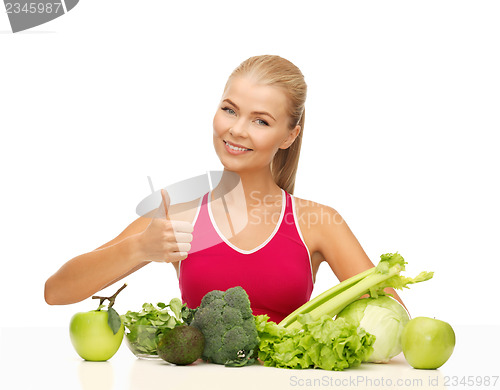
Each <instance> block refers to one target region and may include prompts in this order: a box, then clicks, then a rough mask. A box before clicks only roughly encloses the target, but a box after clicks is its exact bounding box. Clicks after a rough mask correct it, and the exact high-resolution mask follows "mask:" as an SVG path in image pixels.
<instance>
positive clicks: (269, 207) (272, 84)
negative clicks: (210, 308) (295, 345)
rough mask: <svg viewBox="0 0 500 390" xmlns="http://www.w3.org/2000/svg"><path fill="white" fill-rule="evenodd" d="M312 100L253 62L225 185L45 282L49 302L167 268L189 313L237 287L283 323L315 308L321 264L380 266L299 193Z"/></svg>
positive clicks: (236, 76) (287, 68)
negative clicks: (308, 305) (212, 294)
mask: <svg viewBox="0 0 500 390" xmlns="http://www.w3.org/2000/svg"><path fill="white" fill-rule="evenodd" d="M306 91H307V86H306V83H305V81H304V77H303V75H302V73H301V72H300V70H299V69H298V68H297V67H296V66H295V65H293V64H292V63H291V62H289V61H287V60H285V59H283V58H281V57H279V56H270V55H265V56H257V57H252V58H249V59H248V60H246V61H244V62H243V63H242V64H241V65H240V66H239V67H237V68H236V69H235V70H234V71H233V73H232V74H231V76H230V77H229V79H228V81H227V83H226V86H225V88H224V93H223V96H222V98H221V102H220V104H219V107H218V109H217V112H216V114H215V117H214V120H213V128H214V132H213V142H214V148H215V151H216V153H217V155H218V157H219V159H220V161H221V163H222V165H223V166H224V173H223V175H222V178H221V180H220V182H219V184H218V185H217V187H216V188H214V190H213V191H212V192H210V193H208V194H206V195H205V196H203V197H202V198H201V199H197V200H195V201H193V202H191V203H188V204H180V205H179V204H178V205H174V206H172V207H170V208H168V207H167V205H166V204H165V206H164V207H163V206H160V207H159V208H158V209H157V210H154V211H153V212H151V213H150V214H148V215H146V216H143V217H139V218H138V219H136V220H135V221H134V222H132V223H131V224H130V225H129V226H128V227H127V228H126V229H125V230H124V231H123V232H122V233H121V234H120V235H118V236H117V237H116V238H114V239H113V240H111V241H110V242H108V243H106V244H104V245H103V246H101V247H99V248H97V249H96V250H94V251H92V252H89V253H85V254H83V255H80V256H77V257H75V258H74V259H71V260H70V261H68V262H67V263H66V264H64V265H63V266H62V267H61V268H60V269H59V270H58V271H57V272H56V273H55V274H54V275H53V276H51V277H50V278H49V279H48V280H47V282H46V285H45V299H46V301H47V302H48V303H49V304H69V303H74V302H78V301H81V300H83V299H85V298H87V297H89V296H91V295H92V294H94V293H95V292H97V291H99V290H101V289H103V288H104V287H107V286H109V285H111V284H113V283H115V282H116V281H118V280H120V279H122V278H124V277H125V276H127V275H129V274H130V273H132V272H135V271H137V270H138V269H139V268H142V267H143V266H145V265H146V264H148V263H149V262H151V261H157V262H169V263H172V265H173V266H174V268H175V269H176V272H177V275H178V277H179V286H180V289H181V293H182V298H183V301H184V302H186V303H187V305H188V306H190V307H196V306H197V305H199V302H200V300H201V298H202V297H203V295H204V294H205V293H206V292H208V291H211V290H214V289H218V290H225V289H227V288H229V287H233V286H235V285H240V286H242V287H243V288H245V290H246V291H247V293H248V294H249V297H250V301H251V303H252V309H253V311H254V314H264V313H265V314H268V315H269V316H270V318H271V320H273V321H276V322H279V321H280V320H281V319H283V318H284V317H286V315H288V314H289V313H290V312H292V311H293V310H295V309H296V308H297V307H299V306H300V305H302V304H303V303H305V302H307V301H308V300H309V298H310V295H311V292H312V289H313V283H314V278H315V275H316V272H317V271H318V268H319V265H320V263H321V262H323V261H326V262H327V263H328V265H329V266H330V267H331V269H332V270H333V272H334V273H335V275H336V276H337V277H338V279H339V280H341V281H342V280H345V279H346V278H349V277H351V276H353V275H354V274H356V273H359V272H361V271H364V270H365V269H367V268H369V267H373V264H372V262H371V261H370V259H369V258H368V257H367V255H366V254H365V252H364V251H363V249H362V247H361V245H360V244H359V242H358V241H357V239H356V238H355V236H354V235H353V233H352V232H351V230H350V229H349V227H348V226H347V224H346V223H345V221H344V220H343V219H342V218H341V217H340V215H339V214H338V213H337V212H336V211H335V210H334V209H332V208H330V207H327V206H324V205H321V204H317V203H314V202H309V201H305V200H303V199H299V198H295V197H293V196H292V195H291V194H292V193H293V190H294V184H295V174H296V171H297V165H298V160H299V153H300V146H301V141H302V134H303V131H304V117H305V116H304V111H305V109H304V105H305V100H306ZM235 180H236V181H237V183H236V184H237V185H235ZM162 194H163V195H164V196H165V195H166V194H165V193H164V192H162ZM165 211H167V212H166V213H165ZM161 212H163V218H158V217H159V216H160V214H159V213H161ZM388 292H390V293H392V294H394V296H395V297H397V295H396V294H395V292H394V291H393V290H392V289H388ZM397 299H399V298H398V297H397Z"/></svg>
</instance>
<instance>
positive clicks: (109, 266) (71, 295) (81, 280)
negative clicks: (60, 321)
mask: <svg viewBox="0 0 500 390" xmlns="http://www.w3.org/2000/svg"><path fill="white" fill-rule="evenodd" d="M138 248H139V244H138V239H137V235H134V236H130V237H128V238H126V239H124V240H122V241H120V242H118V243H116V244H114V245H111V246H108V247H106V248H103V249H97V250H95V251H92V252H89V253H85V254H83V255H80V256H77V257H75V258H73V259H71V260H70V261H68V262H67V263H66V264H64V265H63V266H62V267H61V268H60V269H59V270H58V271H57V272H56V273H55V274H54V275H52V276H51V277H50V278H49V279H48V280H47V282H46V283H45V300H46V302H47V303H48V304H51V305H66V304H70V303H75V302H79V301H82V300H84V299H86V298H88V297H90V296H92V295H93V294H95V293H96V292H97V291H99V290H102V289H103V288H104V287H106V286H107V285H109V284H111V283H112V282H113V281H116V280H117V279H119V278H120V277H122V276H123V275H125V274H127V273H128V272H130V271H131V270H133V269H134V268H139V267H140V266H141V265H143V264H144V263H145V260H144V259H143V258H142V255H141V253H140V251H139V249H138Z"/></svg>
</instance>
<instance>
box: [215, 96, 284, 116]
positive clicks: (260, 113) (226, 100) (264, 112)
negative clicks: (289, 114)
mask: <svg viewBox="0 0 500 390" xmlns="http://www.w3.org/2000/svg"><path fill="white" fill-rule="evenodd" d="M223 102H228V103H229V104H231V105H233V106H235V107H236V109H237V110H239V109H240V108H239V107H238V106H237V105H236V104H235V103H234V102H233V101H231V99H224V100H223ZM252 114H258V115H267V116H268V117H270V118H272V119H273V120H274V121H276V119H274V117H273V116H272V115H271V114H269V113H268V112H266V111H253V112H252Z"/></svg>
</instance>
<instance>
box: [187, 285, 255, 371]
mask: <svg viewBox="0 0 500 390" xmlns="http://www.w3.org/2000/svg"><path fill="white" fill-rule="evenodd" d="M191 325H192V326H195V327H197V328H198V329H199V330H201V332H202V333H203V336H205V349H204V351H203V355H202V359H203V360H205V361H207V362H212V363H216V364H225V365H228V366H238V367H240V366H243V365H246V364H251V363H253V362H254V359H252V358H251V357H252V354H253V352H254V350H255V349H256V348H257V346H258V344H259V338H258V334H257V328H256V325H255V318H254V316H253V314H252V309H251V308H250V300H249V299H248V295H247V293H246V291H245V290H244V289H243V288H242V287H240V286H236V287H233V288H230V289H228V290H226V291H220V290H213V291H210V292H208V293H207V294H206V295H205V296H204V297H203V299H202V300H201V303H200V306H199V307H198V308H197V310H196V312H195V314H194V318H193V321H192V322H191Z"/></svg>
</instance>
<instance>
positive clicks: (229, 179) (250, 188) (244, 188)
mask: <svg viewBox="0 0 500 390" xmlns="http://www.w3.org/2000/svg"><path fill="white" fill-rule="evenodd" d="M213 195H214V197H218V196H220V195H224V197H225V198H226V199H228V200H231V201H234V202H238V201H241V200H242V199H243V198H244V199H245V200H246V203H247V204H248V201H249V200H253V201H255V200H261V201H264V200H265V199H266V198H269V195H271V196H281V189H280V188H279V187H278V185H277V184H276V183H275V182H274V179H273V177H272V174H271V170H270V168H269V167H267V168H266V169H264V170H262V171H261V172H259V173H256V172H248V173H246V172H239V173H236V172H232V171H228V170H226V169H224V172H223V173H222V177H221V180H220V182H219V184H218V185H217V187H215V188H214V190H213Z"/></svg>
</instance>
